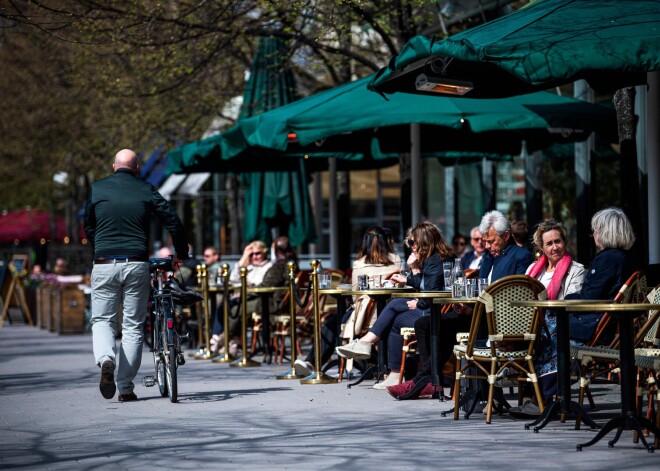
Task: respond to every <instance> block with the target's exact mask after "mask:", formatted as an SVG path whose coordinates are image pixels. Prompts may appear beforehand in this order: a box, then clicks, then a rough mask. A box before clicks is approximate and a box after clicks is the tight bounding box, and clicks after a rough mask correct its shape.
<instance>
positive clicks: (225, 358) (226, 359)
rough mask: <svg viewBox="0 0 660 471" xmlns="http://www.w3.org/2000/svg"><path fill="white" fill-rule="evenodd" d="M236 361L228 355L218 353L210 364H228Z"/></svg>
mask: <svg viewBox="0 0 660 471" xmlns="http://www.w3.org/2000/svg"><path fill="white" fill-rule="evenodd" d="M234 360H236V358H235V357H233V356H231V355H230V354H229V353H219V354H217V355H216V356H214V357H213V358H212V359H211V362H212V363H230V362H232V361H234Z"/></svg>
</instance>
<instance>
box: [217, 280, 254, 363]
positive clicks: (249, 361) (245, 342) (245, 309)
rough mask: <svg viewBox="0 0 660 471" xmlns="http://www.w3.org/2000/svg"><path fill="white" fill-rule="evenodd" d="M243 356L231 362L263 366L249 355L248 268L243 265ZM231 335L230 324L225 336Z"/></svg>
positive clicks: (226, 328)
mask: <svg viewBox="0 0 660 471" xmlns="http://www.w3.org/2000/svg"><path fill="white" fill-rule="evenodd" d="M241 311H242V312H241V321H242V325H241V343H242V347H241V358H239V359H238V360H236V361H234V362H232V363H230V364H229V366H236V367H239V368H243V367H246V366H261V363H259V362H258V361H254V360H250V359H249V358H248V356H247V351H248V343H247V268H245V267H241ZM228 336H229V326H226V327H225V338H226V337H228Z"/></svg>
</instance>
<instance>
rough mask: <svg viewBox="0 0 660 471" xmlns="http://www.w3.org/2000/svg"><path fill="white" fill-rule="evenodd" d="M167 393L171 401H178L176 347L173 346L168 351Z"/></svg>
mask: <svg viewBox="0 0 660 471" xmlns="http://www.w3.org/2000/svg"><path fill="white" fill-rule="evenodd" d="M166 363H167V393H168V395H169V396H170V402H176V401H177V395H178V387H177V378H176V369H177V366H178V365H177V362H176V349H175V348H174V347H173V346H171V347H169V350H168V352H167V362H166Z"/></svg>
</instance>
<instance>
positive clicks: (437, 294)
mask: <svg viewBox="0 0 660 471" xmlns="http://www.w3.org/2000/svg"><path fill="white" fill-rule="evenodd" d="M450 296H451V291H409V292H407V293H406V292H403V293H401V292H397V293H393V294H392V297H393V298H416V299H420V298H427V299H428V298H431V299H435V298H447V297H450Z"/></svg>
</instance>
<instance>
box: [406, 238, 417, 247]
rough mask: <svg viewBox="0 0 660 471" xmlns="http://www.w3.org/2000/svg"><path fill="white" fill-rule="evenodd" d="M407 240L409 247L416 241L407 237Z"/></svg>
mask: <svg viewBox="0 0 660 471" xmlns="http://www.w3.org/2000/svg"><path fill="white" fill-rule="evenodd" d="M407 242H408V246H409V247H412V246H413V245H415V244H416V243H417V242H416V241H415V239H408V240H407Z"/></svg>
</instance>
